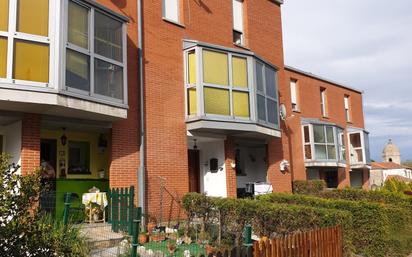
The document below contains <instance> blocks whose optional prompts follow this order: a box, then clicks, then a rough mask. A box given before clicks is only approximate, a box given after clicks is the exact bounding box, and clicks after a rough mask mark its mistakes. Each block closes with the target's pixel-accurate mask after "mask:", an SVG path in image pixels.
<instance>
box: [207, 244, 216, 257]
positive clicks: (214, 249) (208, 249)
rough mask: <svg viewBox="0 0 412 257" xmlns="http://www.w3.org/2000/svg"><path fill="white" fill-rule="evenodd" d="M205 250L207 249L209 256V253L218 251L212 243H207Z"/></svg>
mask: <svg viewBox="0 0 412 257" xmlns="http://www.w3.org/2000/svg"><path fill="white" fill-rule="evenodd" d="M205 250H206V256H209V254H214V253H215V252H216V248H215V247H213V246H211V245H206V246H205Z"/></svg>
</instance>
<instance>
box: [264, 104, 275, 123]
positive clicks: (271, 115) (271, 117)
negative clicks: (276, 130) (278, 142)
mask: <svg viewBox="0 0 412 257" xmlns="http://www.w3.org/2000/svg"><path fill="white" fill-rule="evenodd" d="M266 104H267V107H268V108H267V109H268V122H269V123H271V124H278V118H277V113H278V106H277V104H276V102H275V101H272V100H270V99H266Z"/></svg>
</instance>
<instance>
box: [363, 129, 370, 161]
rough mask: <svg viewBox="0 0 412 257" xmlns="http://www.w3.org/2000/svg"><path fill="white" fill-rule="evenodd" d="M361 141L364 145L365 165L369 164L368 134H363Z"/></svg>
mask: <svg viewBox="0 0 412 257" xmlns="http://www.w3.org/2000/svg"><path fill="white" fill-rule="evenodd" d="M363 140H364V145H365V155H366V156H365V159H366V163H370V162H371V156H370V150H369V134H368V133H363Z"/></svg>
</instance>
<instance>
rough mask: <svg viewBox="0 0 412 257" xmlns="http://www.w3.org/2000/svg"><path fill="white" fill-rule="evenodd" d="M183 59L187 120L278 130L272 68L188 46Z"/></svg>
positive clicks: (220, 51)
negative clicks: (248, 125) (204, 120)
mask: <svg viewBox="0 0 412 257" xmlns="http://www.w3.org/2000/svg"><path fill="white" fill-rule="evenodd" d="M184 56H185V67H186V69H185V71H186V73H185V74H186V75H185V81H186V83H185V88H186V109H187V112H186V114H187V117H188V119H189V120H193V119H212V120H222V121H234V122H243V123H250V124H260V125H263V126H266V127H269V128H272V129H278V127H279V117H278V95H277V79H276V76H277V74H276V70H275V69H274V68H273V67H272V66H270V65H268V64H267V63H265V62H263V61H261V60H259V59H257V58H255V57H253V55H248V54H245V53H239V52H236V51H229V50H227V49H219V48H209V47H206V46H202V47H200V46H197V47H192V48H190V49H188V50H186V51H185V54H184Z"/></svg>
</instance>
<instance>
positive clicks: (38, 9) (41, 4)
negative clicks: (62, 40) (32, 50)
mask: <svg viewBox="0 0 412 257" xmlns="http://www.w3.org/2000/svg"><path fill="white" fill-rule="evenodd" d="M17 31H19V32H24V33H28V34H34V35H40V36H45V37H47V35H48V34H49V0H18V2H17Z"/></svg>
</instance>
